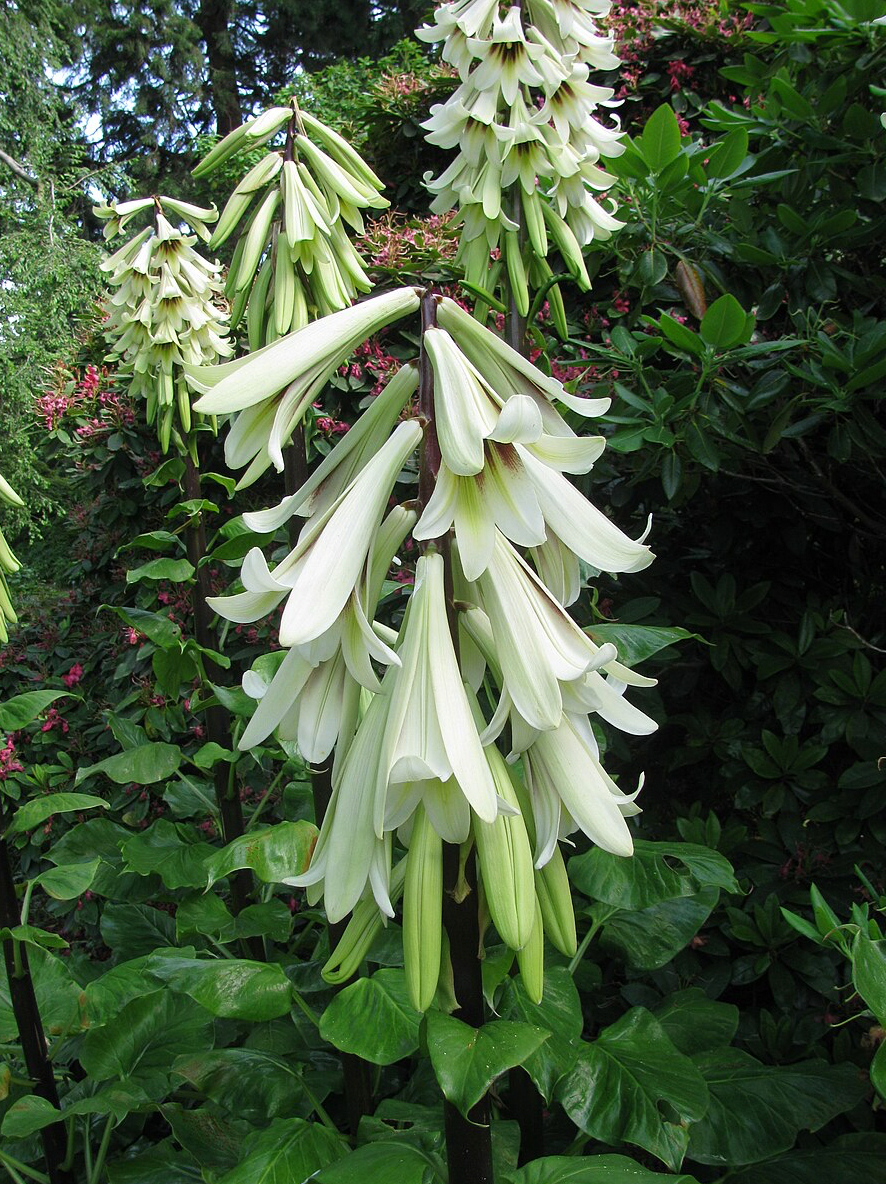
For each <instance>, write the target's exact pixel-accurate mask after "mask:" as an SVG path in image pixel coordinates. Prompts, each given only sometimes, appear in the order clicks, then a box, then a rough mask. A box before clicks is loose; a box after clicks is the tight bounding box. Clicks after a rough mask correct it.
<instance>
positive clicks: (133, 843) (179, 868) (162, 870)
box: [121, 818, 217, 888]
mask: <svg viewBox="0 0 886 1184" xmlns="http://www.w3.org/2000/svg"><path fill="white" fill-rule="evenodd" d="M216 850H217V849H216V848H215V847H213V846H212V844H211V843H201V842H200V841H199V839H198V838H197V835H196V834H195V833H194V828H193V827H192V826H186V825H185V824H184V823H183V822H169V821H168V819H166V818H158V819H157V820H156V822H153V823H152V824H151V825H150V826H149V827H148V829H147V830H145V831H142V832H141V834H137V835H134V836H133V837H132V838H131V839H129V840H127V842H125V843H124V844H123V847H122V849H121V853H122V855H123V859H124V860H125V863H126V866H127V869H128V870H129V871H133V872H135V873H136V874H137V875H139V876H150V875H151V874H152V873H155V872H156V874H157V875H158V876H159V877H160V879H161V880H162V881H163V883H164V884H165V885H166V887H167V888H199V887H200V886H201V885H202V884H205V883H206V861H207V859H208V858H209V857H210V856H212V855H214V854H215V853H216Z"/></svg>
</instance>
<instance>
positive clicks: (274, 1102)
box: [172, 1048, 305, 1124]
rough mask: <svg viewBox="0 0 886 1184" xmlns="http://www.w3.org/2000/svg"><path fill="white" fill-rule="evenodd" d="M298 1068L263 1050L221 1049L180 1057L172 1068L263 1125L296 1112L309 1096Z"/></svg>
mask: <svg viewBox="0 0 886 1184" xmlns="http://www.w3.org/2000/svg"><path fill="white" fill-rule="evenodd" d="M297 1068H298V1066H297V1065H296V1063H295V1062H294V1061H293V1060H292V1059H291V1058H285V1057H278V1056H275V1055H274V1054H273V1053H271V1052H265V1051H264V1050H263V1049H255V1048H219V1049H215V1050H214V1051H211V1052H196V1053H192V1054H189V1055H188V1056H183V1057H177V1058H176V1060H175V1061H174V1063H173V1066H172V1071H173V1076H178V1077H181V1078H183V1079H184V1080H185V1081H187V1082H189V1083H190V1085H192V1086H193V1087H194V1089H195V1090H197V1091H198V1093H201V1094H203V1095H204V1097H206V1098H208V1099H209V1100H210V1101H212V1102H215V1103H216V1105H218V1106H223V1107H224V1108H225V1109H226V1110H228V1111H230V1112H231V1113H232V1114H236V1115H240V1116H242V1117H243V1118H245V1119H247V1121H249V1122H254V1123H257V1124H262V1123H264V1122H266V1121H267V1119H268V1118H279V1117H286V1118H289V1117H294V1116H295V1115H296V1113H297V1110H298V1108H299V1107H300V1106H301V1104H302V1101H303V1099H304V1096H305V1095H304V1090H303V1089H302V1085H301V1077H300V1076H299V1073H298V1071H297Z"/></svg>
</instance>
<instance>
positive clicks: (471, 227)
mask: <svg viewBox="0 0 886 1184" xmlns="http://www.w3.org/2000/svg"><path fill="white" fill-rule="evenodd" d="M608 10H609V2H608V0H579V2H578V3H575V2H573V0H523V3H521V4H519V5H514V6H511V5H505V4H500V3H499V2H498V0H452V2H451V3H446V4H442V5H441V6H440V7H439V8H438V9H437V10H436V12H435V14H434V23H433V24H432V25H430V26H425V27H423V28H421V29H419V30H418V33H417V35H418V36H419V37H420V38H421V39H422V40H424V41H430V42H442V43H443V48H442V55H443V58H444V59H445V60H446V61H447V62H450V63H451V64H452V65H453V66H454V67H455V68H456V69H457V70H458V72H459V76H460V78H461V85H460V86H459V87H458V88H457V90H455V91H454V92H453V94H452V95H451V96H450V98H449V99H448V100H447V101H446V102H445V103H442V104H438V105H437V106H436V107H434V108H433V109H432V111H431V116H430V118H429V119H428V120H427V121H426V123H425V124H424V127H425V128H426V130H427V139H428V141H429V142H430V143H432V144H435V145H437V146H438V147H440V148H452V149H457V150H458V151H457V155H456V157H455V159H454V160H453V162H452V164H451V165H450V166H449V167H448V168H447V169H446V170H445V171H444V172H443V173H442V174H441V175H440V176H439V177H437V178H436V179H434V180H431V179H430V175H428V178H426V180H427V183H428V187H429V189H430V190H431V192H432V193H434V194H435V195H436V196H435V198H434V202H433V205H432V209H433V210H434V211H435V212H437V213H442V212H443V211H445V210H449V209H453V208H456V209H458V210H459V211H460V215H461V218H462V221H463V225H464V233H463V237H462V241H461V245H460V248H459V260H460V262H461V263H462V265H463V266H464V268H465V274H466V277H467V279H468V280H469V281H470V282H471V283H473V284H475V285H479V286H482V287H485V288H487V289H489V290H493V289H494V288H495V285H496V283H497V279H498V274H499V272H500V265H496V267H495V269H494V271H493V273H492V274H491V275H490V273H489V268H490V252H493V253H495V254H496V255H497V254H498V253H499V252H500V253H501V259H502V262H503V264H504V268H505V270H506V274H507V280H508V286H509V288H510V291H511V293H512V296H513V298H514V300H515V303H516V306H517V308H518V310H519V312H520V314H521V315H522V316H525V315H526V313H527V312H528V310H529V293H530V289H531V288H540V287H542V286H544V285H546V283H547V282H548V281H549V280H550V279H551V276H552V272H551V269H550V266H549V265H548V263H547V257H548V254H549V252H550V250H551V247H553V248H555V249H556V250H557V251H558V252H559V254H560V256H561V258H562V260H563V263H564V265H565V268H566V270H567V271H569V272H570V273H571V274H572V276H573V277H574V279H575V280H576V281H577V282H578V283H579V284H580V285H581V286H582V287H584V288H587V287H589V286H590V281H589V279H588V273H587V269H586V267H585V263H584V259H583V258H582V249H583V248H584V247H586V246H587V245H588V244H589V243H590V242H592V241H593V240H595V239H596V240H601V239H607V238H609V237H610V235H611V234H612V232H613V231H614V230H616V229H618V228H619V227H620V226H621V225H622V223H621V222H619V221H618V220H617V218H616V217H615V216H614V214H613V212H612V209H611V208H610V205H609V203H607V202H606V201H605V199H604V198H603V196H602V195H603V194H605V192H606V191H607V190H608V189H609V187H610V186H611V185H612V184H613V181H614V178H613V177H612V176H611V175H610V174H609V173H607V172H606V171H605V169H604V168H603V167H602V165H601V163H600V162H601V160H602V159H603V158H605V157H607V156H608V157H613V156H617V155H619V154H620V153H621V152H622V151H623V148H622V146H621V144H620V143H619V136H620V134H621V133H620V129H619V126H618V122H617V119H616V118H615V117H614V116H613V115H612V114H611V108H612V107H613V106H615V105H617V104H615V103H614V102H613V91H612V90H611V89H610V88H609V87H604V86H599V85H595V84H594V83H593V82H592V81H591V71H593V70H611V69H613V68H614V67H616V66H617V65H618V58H617V57H616V56H615V54H614V53H613V40H612V37H611V36H606V35H604V34H602V33H601V32H600V31H599V29H598V27H597V20H598V18H600V17H605V15H606V13H607V12H608ZM604 113H605V118H601V116H603V115H604ZM551 291H552V296H551V297H550V298H551V299H552V310H553V311H555V312H560V313H562V304H561V303H560V301H559V293H558V292H557V290H556V288H553V289H552V290H551ZM554 298H556V300H555V299H554ZM555 305H556V307H555Z"/></svg>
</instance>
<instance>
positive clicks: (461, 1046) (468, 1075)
mask: <svg viewBox="0 0 886 1184" xmlns="http://www.w3.org/2000/svg"><path fill="white" fill-rule="evenodd" d="M426 1018H427V1040H428V1053H429V1054H430V1058H431V1064H432V1065H433V1067H434V1073H435V1074H436V1077H437V1081H438V1082H439V1083H440V1088H441V1089H442V1090H443V1095H444V1097H446V1098H447V1099H448V1100H449V1101H450V1102H452V1104H453V1105H454V1106H457V1107H458V1109H459V1110H460V1111H461V1112H462V1114H465V1115H466V1114H467V1113H468V1111H469V1110H470V1109H471V1107H472V1106H474V1105H475V1104H476V1103H477V1102H479V1101H480V1099H481V1098H482V1097H483V1095H484V1094H485V1093H486V1091H487V1090H488V1089H489V1087H490V1085H492V1083H493V1081H495V1079H496V1078H497V1077H500V1076H501V1074H502V1073H505V1072H506V1071H507V1070H508V1069H512V1068H513V1067H514V1066H515V1065H522V1064H523V1061H524V1060H525V1059H526V1058H527V1057H529V1056H531V1055H532V1053H534V1052H535V1051H536V1050H537V1049H538V1048H539V1046H540V1045H541V1044H543V1043H544V1041H545V1040H547V1039H548V1037H549V1035H550V1033H549V1032H547V1031H545V1030H544V1029H542V1028H537V1027H535V1026H534V1025H532V1024H526V1023H521V1022H518V1021H514V1020H491V1021H490V1022H489V1023H486V1024H484V1025H483V1027H482V1028H472V1027H471V1025H470V1024H465V1023H463V1022H462V1021H461V1020H457V1019H456V1018H455V1016H451V1015H445V1014H444V1013H443V1012H442V1011H429V1012H428V1013H427V1017H426Z"/></svg>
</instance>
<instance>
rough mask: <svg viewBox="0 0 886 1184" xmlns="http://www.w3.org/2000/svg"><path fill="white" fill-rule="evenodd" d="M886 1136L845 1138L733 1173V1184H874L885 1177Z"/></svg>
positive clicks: (731, 1181) (730, 1180)
mask: <svg viewBox="0 0 886 1184" xmlns="http://www.w3.org/2000/svg"><path fill="white" fill-rule="evenodd" d="M884 1162H886V1135H884V1134H874V1133H873V1132H871V1133H865V1134H854V1135H843V1136H841V1137H840V1138H839V1139H835V1140H834V1141H833V1142H832V1143H829V1144H827V1145H826V1146H820V1145H816V1146H813V1147H805V1148H803V1149H802V1150H799V1151H790V1152H788V1154H787V1155H781V1156H779V1157H778V1159H771V1160H770V1161H769V1162H768V1163H758V1164H754V1166H753V1167H747V1168H743V1169H742V1168H739V1169H738V1170H736V1171H734V1172H730V1173H729V1184H860V1182H861V1184H873V1182H874V1181H875V1180H876V1181H879V1180H880V1178H881V1177H882V1175H883V1164H884Z"/></svg>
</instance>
